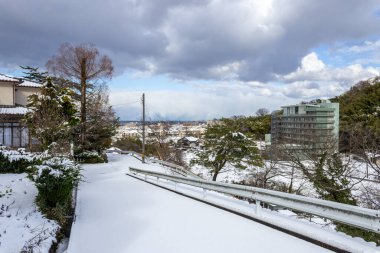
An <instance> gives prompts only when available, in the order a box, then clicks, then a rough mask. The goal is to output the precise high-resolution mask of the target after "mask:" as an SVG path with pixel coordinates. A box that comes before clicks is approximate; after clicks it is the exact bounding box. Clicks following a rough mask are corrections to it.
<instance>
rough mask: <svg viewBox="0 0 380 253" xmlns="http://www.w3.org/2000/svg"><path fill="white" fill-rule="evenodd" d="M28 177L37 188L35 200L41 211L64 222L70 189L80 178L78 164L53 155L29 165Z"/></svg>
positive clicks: (69, 198)
mask: <svg viewBox="0 0 380 253" xmlns="http://www.w3.org/2000/svg"><path fill="white" fill-rule="evenodd" d="M29 178H30V179H31V180H32V181H34V182H35V184H36V187H37V189H38V196H37V202H38V204H39V206H40V208H41V209H42V211H44V212H45V213H46V214H47V215H48V218H52V219H55V220H58V221H59V222H60V223H61V224H64V223H65V220H64V216H65V215H67V212H69V211H70V204H71V195H72V190H73V188H74V186H75V184H76V183H77V182H78V180H79V178H80V169H79V166H78V165H77V164H75V163H74V162H73V161H71V160H69V159H67V158H62V157H53V158H50V159H48V160H44V161H43V162H42V163H41V164H40V165H34V166H31V167H29Z"/></svg>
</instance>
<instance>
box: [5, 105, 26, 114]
mask: <svg viewBox="0 0 380 253" xmlns="http://www.w3.org/2000/svg"><path fill="white" fill-rule="evenodd" d="M27 112H28V109H27V108H26V107H22V106H16V107H0V114H13V115H23V114H25V113H27Z"/></svg>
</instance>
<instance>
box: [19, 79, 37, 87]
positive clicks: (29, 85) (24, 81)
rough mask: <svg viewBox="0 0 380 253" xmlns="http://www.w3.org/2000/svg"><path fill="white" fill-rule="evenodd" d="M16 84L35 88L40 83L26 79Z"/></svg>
mask: <svg viewBox="0 0 380 253" xmlns="http://www.w3.org/2000/svg"><path fill="white" fill-rule="evenodd" d="M17 86H23V87H36V88H39V87H41V86H42V84H39V83H35V82H31V81H27V80H23V82H22V83H20V84H18V85H17Z"/></svg>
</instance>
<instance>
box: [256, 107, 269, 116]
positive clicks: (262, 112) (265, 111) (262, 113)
mask: <svg viewBox="0 0 380 253" xmlns="http://www.w3.org/2000/svg"><path fill="white" fill-rule="evenodd" d="M269 113H270V112H269V110H268V109H267V108H259V109H258V110H257V111H256V115H257V116H265V115H268V114H269Z"/></svg>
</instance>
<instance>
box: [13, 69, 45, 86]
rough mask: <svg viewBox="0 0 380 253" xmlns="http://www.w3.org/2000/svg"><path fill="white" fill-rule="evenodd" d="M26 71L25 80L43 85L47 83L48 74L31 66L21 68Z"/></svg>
mask: <svg viewBox="0 0 380 253" xmlns="http://www.w3.org/2000/svg"><path fill="white" fill-rule="evenodd" d="M20 68H22V69H23V70H24V72H23V73H24V77H23V79H25V80H28V81H31V82H36V83H43V82H45V80H46V78H47V76H48V73H47V72H46V71H45V72H41V71H39V70H38V68H33V67H30V66H20Z"/></svg>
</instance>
